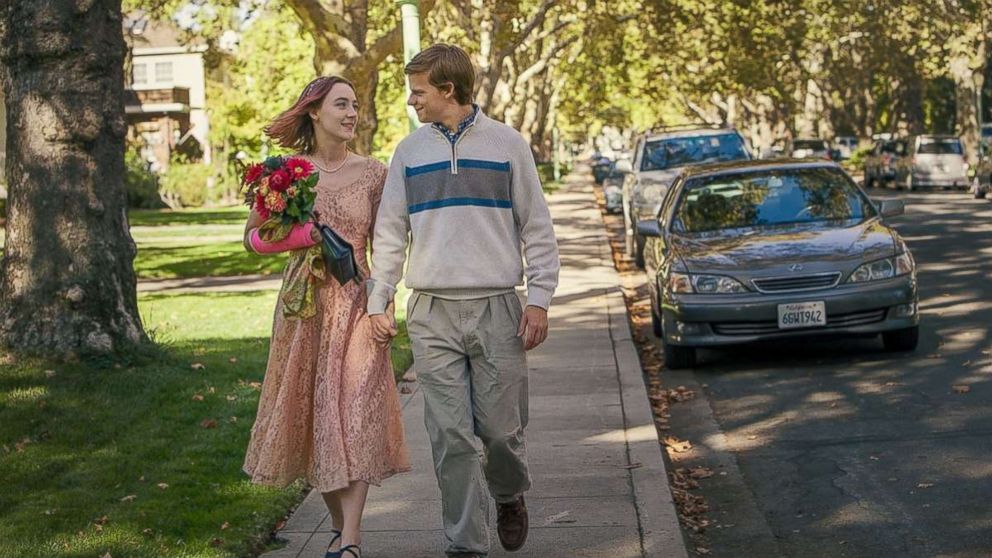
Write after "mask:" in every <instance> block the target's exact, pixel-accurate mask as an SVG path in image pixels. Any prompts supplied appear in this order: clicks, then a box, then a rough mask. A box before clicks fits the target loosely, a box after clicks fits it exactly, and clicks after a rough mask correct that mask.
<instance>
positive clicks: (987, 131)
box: [980, 123, 992, 156]
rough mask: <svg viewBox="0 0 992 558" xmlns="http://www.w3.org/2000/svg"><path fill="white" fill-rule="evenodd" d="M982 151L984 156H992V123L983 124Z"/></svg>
mask: <svg viewBox="0 0 992 558" xmlns="http://www.w3.org/2000/svg"><path fill="white" fill-rule="evenodd" d="M980 149H981V151H982V155H983V156H988V155H992V123H986V124H982V140H981V144H980Z"/></svg>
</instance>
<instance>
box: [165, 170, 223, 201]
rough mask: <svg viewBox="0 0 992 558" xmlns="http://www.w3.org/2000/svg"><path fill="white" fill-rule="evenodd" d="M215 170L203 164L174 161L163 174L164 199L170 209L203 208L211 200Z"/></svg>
mask: <svg viewBox="0 0 992 558" xmlns="http://www.w3.org/2000/svg"><path fill="white" fill-rule="evenodd" d="M212 175H213V169H212V168H211V167H210V166H209V165H204V164H202V163H189V162H186V161H184V160H183V159H174V160H173V161H172V162H171V163H169V168H167V169H166V170H165V172H163V173H162V175H161V177H160V179H159V182H160V184H161V191H162V197H163V198H164V199H165V200H166V201H167V203H168V204H169V206H170V207H173V208H175V207H201V206H203V205H204V204H206V203H207V200H208V199H210V198H211V196H210V192H208V190H209V189H212V184H210V179H211V177H212Z"/></svg>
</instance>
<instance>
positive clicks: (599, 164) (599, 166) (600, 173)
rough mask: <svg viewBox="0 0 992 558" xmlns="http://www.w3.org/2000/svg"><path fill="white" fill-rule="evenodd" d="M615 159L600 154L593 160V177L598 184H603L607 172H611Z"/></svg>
mask: <svg viewBox="0 0 992 558" xmlns="http://www.w3.org/2000/svg"><path fill="white" fill-rule="evenodd" d="M612 164H613V161H612V160H611V159H610V158H609V157H604V156H599V157H598V158H596V159H594V160H593V161H592V179H593V180H594V181H595V182H596V184H602V183H603V179H605V178H606V173H608V172H610V165H612Z"/></svg>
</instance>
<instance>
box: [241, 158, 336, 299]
mask: <svg viewBox="0 0 992 558" xmlns="http://www.w3.org/2000/svg"><path fill="white" fill-rule="evenodd" d="M319 177H320V175H319V173H318V172H317V171H316V169H315V168H314V166H313V164H311V163H310V162H309V161H307V160H306V159H303V158H302V157H268V158H267V159H265V161H263V162H261V163H255V164H253V165H249V166H248V169H247V170H246V171H245V175H244V178H243V180H242V184H243V186H244V192H245V204H246V205H247V206H248V207H250V208H252V209H254V210H255V212H256V213H258V214H259V215H260V216H261V217H262V219H264V220H265V221H264V222H263V223H262V224H261V225H260V226H259V227H258V236H259V238H260V239H261V240H262V241H264V242H279V241H282V240H284V239H285V238H286V237H287V236H289V234H290V233H291V232H292V231H293V228H294V227H297V226H302V225H304V224H306V223H307V222H308V221H311V220H313V206H314V201H315V200H316V198H317V191H316V186H317V179H318V178H319ZM283 275H284V280H283V285H282V291H281V292H280V293H279V297H280V298H281V299H282V301H283V315H285V316H286V317H290V318H297V317H298V318H309V317H312V316H314V315H315V314H316V303H315V302H314V291H315V284H316V281H318V280H319V281H323V280H324V279H325V269H324V265H323V256H322V254H321V249H320V245H319V244H317V245H314V246H310V247H309V248H303V249H300V250H293V251H292V252H290V257H289V262H288V263H287V264H286V269H285V270H284V271H283Z"/></svg>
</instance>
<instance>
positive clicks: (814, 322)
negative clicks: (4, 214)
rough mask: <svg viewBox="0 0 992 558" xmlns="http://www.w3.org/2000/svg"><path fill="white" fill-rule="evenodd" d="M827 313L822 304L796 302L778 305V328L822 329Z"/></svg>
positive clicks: (825, 323)
mask: <svg viewBox="0 0 992 558" xmlns="http://www.w3.org/2000/svg"><path fill="white" fill-rule="evenodd" d="M825 325H827V311H826V308H824V305H823V302H797V303H793V304H779V305H778V328H779V329H795V328H800V327H823V326H825Z"/></svg>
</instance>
